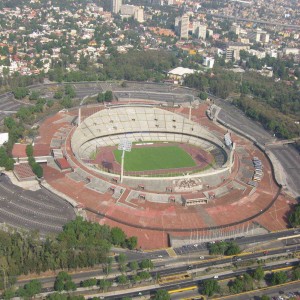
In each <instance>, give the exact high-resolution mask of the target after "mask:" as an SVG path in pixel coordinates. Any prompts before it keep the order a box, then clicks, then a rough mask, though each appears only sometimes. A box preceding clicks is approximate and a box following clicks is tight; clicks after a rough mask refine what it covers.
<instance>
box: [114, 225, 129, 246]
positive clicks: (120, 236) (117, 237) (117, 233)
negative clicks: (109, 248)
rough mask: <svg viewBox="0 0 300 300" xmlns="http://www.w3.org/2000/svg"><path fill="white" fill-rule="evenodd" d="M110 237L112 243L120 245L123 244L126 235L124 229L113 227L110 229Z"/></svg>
mask: <svg viewBox="0 0 300 300" xmlns="http://www.w3.org/2000/svg"><path fill="white" fill-rule="evenodd" d="M111 239H112V243H113V244H114V245H117V246H120V245H124V243H125V240H126V235H125V233H124V231H123V230H122V229H121V228H119V227H113V228H112V229H111Z"/></svg>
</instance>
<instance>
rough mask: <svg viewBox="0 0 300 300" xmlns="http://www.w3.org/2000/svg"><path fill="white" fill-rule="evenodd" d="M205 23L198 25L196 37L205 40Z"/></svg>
mask: <svg viewBox="0 0 300 300" xmlns="http://www.w3.org/2000/svg"><path fill="white" fill-rule="evenodd" d="M206 29H207V27H206V25H201V24H200V25H199V27H198V39H202V40H205V39H206Z"/></svg>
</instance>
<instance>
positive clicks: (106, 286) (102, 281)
mask: <svg viewBox="0 0 300 300" xmlns="http://www.w3.org/2000/svg"><path fill="white" fill-rule="evenodd" d="M111 285H112V283H111V281H109V280H106V279H100V281H99V287H100V289H101V290H102V291H107V290H108V289H109V288H110V287H111Z"/></svg>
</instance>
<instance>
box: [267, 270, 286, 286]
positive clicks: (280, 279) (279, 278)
mask: <svg viewBox="0 0 300 300" xmlns="http://www.w3.org/2000/svg"><path fill="white" fill-rule="evenodd" d="M287 279H288V278H287V274H286V273H285V272H283V271H280V272H276V273H272V277H271V283H272V285H278V284H283V283H286V282H287Z"/></svg>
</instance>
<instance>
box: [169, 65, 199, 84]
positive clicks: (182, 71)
mask: <svg viewBox="0 0 300 300" xmlns="http://www.w3.org/2000/svg"><path fill="white" fill-rule="evenodd" d="M194 73H195V70H193V69H189V68H183V67H177V68H175V69H173V70H170V71H169V72H168V77H169V78H170V79H172V80H173V81H174V83H180V84H181V83H182V82H183V80H184V78H185V77H186V76H187V75H190V74H194Z"/></svg>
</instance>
